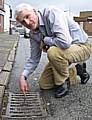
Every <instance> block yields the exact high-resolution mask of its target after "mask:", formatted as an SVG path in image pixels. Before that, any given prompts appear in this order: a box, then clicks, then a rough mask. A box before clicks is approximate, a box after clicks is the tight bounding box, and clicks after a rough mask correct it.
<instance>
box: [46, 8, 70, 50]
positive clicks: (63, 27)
mask: <svg viewBox="0 0 92 120" xmlns="http://www.w3.org/2000/svg"><path fill="white" fill-rule="evenodd" d="M47 21H48V24H49V27H50V29H51V32H52V34H53V36H51V37H48V36H46V37H45V38H44V42H45V44H47V45H49V46H52V45H55V46H58V47H60V48H68V47H69V46H70V45H71V43H72V37H71V36H70V32H69V28H68V21H67V18H66V16H65V15H64V12H63V11H61V10H57V9H54V8H53V9H51V10H49V14H48V18H47Z"/></svg>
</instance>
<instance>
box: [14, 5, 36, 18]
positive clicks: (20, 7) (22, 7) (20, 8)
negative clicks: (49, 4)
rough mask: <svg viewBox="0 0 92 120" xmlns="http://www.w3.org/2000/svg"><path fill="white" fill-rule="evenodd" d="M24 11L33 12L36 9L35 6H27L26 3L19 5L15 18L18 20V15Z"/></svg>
mask: <svg viewBox="0 0 92 120" xmlns="http://www.w3.org/2000/svg"><path fill="white" fill-rule="evenodd" d="M24 9H27V10H32V9H34V8H33V6H31V5H29V4H26V3H21V4H19V5H18V6H16V8H15V14H14V18H15V19H16V18H17V16H18V14H19V13H20V12H21V11H23V10H24Z"/></svg>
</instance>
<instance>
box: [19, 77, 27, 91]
mask: <svg viewBox="0 0 92 120" xmlns="http://www.w3.org/2000/svg"><path fill="white" fill-rule="evenodd" d="M19 85H20V90H21V91H22V92H23V93H25V92H27V91H28V82H27V80H25V76H23V75H22V76H21V77H20V80H19Z"/></svg>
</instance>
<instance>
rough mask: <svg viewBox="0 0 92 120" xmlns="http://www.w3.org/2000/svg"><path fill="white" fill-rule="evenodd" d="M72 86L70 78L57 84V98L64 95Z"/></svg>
mask: <svg viewBox="0 0 92 120" xmlns="http://www.w3.org/2000/svg"><path fill="white" fill-rule="evenodd" d="M69 88H70V81H69V78H68V79H67V80H65V82H64V83H63V84H62V85H56V87H55V98H61V97H64V96H65V95H66V94H67V93H68V91H69Z"/></svg>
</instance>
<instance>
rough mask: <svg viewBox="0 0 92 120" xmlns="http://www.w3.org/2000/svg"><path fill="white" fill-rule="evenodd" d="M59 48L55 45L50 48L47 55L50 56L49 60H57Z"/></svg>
mask: <svg viewBox="0 0 92 120" xmlns="http://www.w3.org/2000/svg"><path fill="white" fill-rule="evenodd" d="M57 49H58V48H57V47H55V46H52V47H50V48H49V49H48V51H47V56H48V59H49V61H54V60H56V58H57V57H58V50H57Z"/></svg>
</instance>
